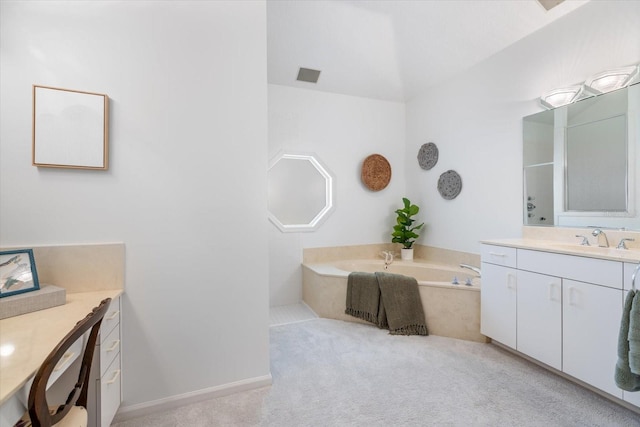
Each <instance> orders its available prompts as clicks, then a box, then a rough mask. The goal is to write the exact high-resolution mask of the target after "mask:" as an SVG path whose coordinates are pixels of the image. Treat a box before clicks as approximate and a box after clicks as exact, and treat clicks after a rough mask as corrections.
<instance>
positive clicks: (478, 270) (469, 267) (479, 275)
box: [460, 264, 482, 277]
mask: <svg viewBox="0 0 640 427" xmlns="http://www.w3.org/2000/svg"><path fill="white" fill-rule="evenodd" d="M460 267H461V268H468V269H469V270H472V271H475V272H476V273H478V277H482V275H481V273H480V269H479V268H478V267H474V266H472V265H469V264H460Z"/></svg>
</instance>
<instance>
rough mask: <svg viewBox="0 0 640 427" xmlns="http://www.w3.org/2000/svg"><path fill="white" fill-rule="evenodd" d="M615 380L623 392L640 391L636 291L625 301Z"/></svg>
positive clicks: (639, 322)
mask: <svg viewBox="0 0 640 427" xmlns="http://www.w3.org/2000/svg"><path fill="white" fill-rule="evenodd" d="M614 378H615V381H616V385H617V386H618V387H619V388H621V389H622V390H625V391H640V292H636V291H634V290H630V291H629V293H628V294H627V297H626V298H625V301H624V310H623V311H622V320H621V321H620V334H619V336H618V361H617V363H616V369H615V375H614Z"/></svg>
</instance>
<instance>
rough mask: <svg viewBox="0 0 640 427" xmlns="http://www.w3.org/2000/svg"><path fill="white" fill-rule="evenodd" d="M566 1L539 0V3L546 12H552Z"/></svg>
mask: <svg viewBox="0 0 640 427" xmlns="http://www.w3.org/2000/svg"><path fill="white" fill-rule="evenodd" d="M563 1H564V0H538V3H540V4H541V5H542V7H544V8H545V9H546V10H551V9H553V8H554V7H556V6H557V5H559V4H560V3H562V2H563Z"/></svg>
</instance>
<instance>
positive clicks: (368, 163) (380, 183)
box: [361, 154, 391, 191]
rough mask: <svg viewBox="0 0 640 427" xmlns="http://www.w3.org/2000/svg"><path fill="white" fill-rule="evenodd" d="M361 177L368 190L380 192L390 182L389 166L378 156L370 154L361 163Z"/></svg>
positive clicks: (385, 160)
mask: <svg viewBox="0 0 640 427" xmlns="http://www.w3.org/2000/svg"><path fill="white" fill-rule="evenodd" d="M361 177H362V183H363V184H364V185H365V186H366V187H367V188H368V189H369V190H372V191H380V190H382V189H384V188H385V187H386V186H387V185H388V184H389V181H391V165H390V164H389V162H388V161H387V159H385V158H384V157H383V156H381V155H380V154H372V155H370V156H368V157H367V158H366V159H364V162H362V175H361Z"/></svg>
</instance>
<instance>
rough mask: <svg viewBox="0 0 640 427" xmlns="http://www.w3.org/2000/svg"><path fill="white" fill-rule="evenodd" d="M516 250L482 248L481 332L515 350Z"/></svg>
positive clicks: (488, 246) (486, 246)
mask: <svg viewBox="0 0 640 427" xmlns="http://www.w3.org/2000/svg"><path fill="white" fill-rule="evenodd" d="M515 266H516V250H515V249H512V248H506V247H501V246H492V245H483V246H482V291H481V292H480V299H481V302H480V305H481V307H482V311H481V314H480V318H481V319H480V325H481V326H480V332H481V333H482V334H483V335H486V336H488V337H491V338H493V339H495V340H496V341H499V342H500V343H502V344H504V345H506V346H509V347H511V348H514V349H515V348H516V269H515Z"/></svg>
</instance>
